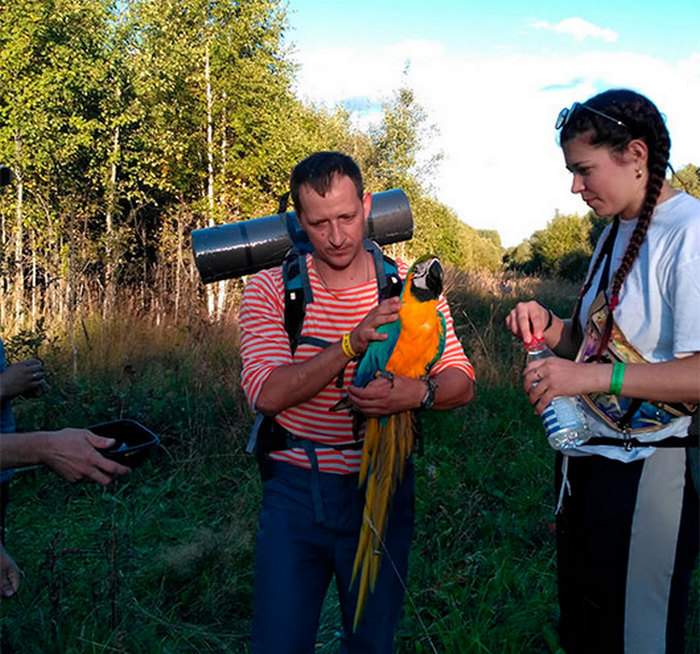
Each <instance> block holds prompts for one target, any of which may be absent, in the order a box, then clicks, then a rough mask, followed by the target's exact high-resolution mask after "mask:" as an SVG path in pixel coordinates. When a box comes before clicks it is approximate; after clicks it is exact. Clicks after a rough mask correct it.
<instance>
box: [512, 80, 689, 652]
mask: <svg viewBox="0 0 700 654" xmlns="http://www.w3.org/2000/svg"><path fill="white" fill-rule="evenodd" d="M556 127H557V129H558V130H560V144H561V147H562V150H563V153H564V159H565V161H566V167H567V168H568V170H569V171H571V173H572V174H573V183H572V187H571V190H572V192H573V193H579V194H580V195H581V197H582V198H583V200H584V201H585V202H586V203H587V204H588V206H589V207H591V209H593V210H594V211H595V212H596V213H597V214H598V215H600V216H604V217H609V218H611V224H609V225H608V226H607V227H606V228H605V230H604V232H603V233H602V235H601V237H600V239H599V241H598V244H597V246H596V248H595V251H594V253H593V257H592V260H591V265H590V267H589V272H588V277H587V280H586V283H585V284H584V286H583V288H582V290H581V293H580V296H579V302H578V304H577V306H576V309H575V311H574V315H573V318H572V319H571V320H562V319H560V318H559V317H557V316H554V315H553V314H552V313H551V311H549V310H548V309H547V308H546V307H544V306H542V305H540V304H539V303H537V302H534V301H533V302H523V303H520V304H518V305H517V306H516V307H515V309H513V311H512V312H511V313H510V314H509V316H508V318H507V319H506V323H507V326H508V328H509V329H510V330H511V331H512V332H513V334H515V335H516V336H518V337H519V338H521V339H523V341H524V342H526V343H527V342H529V341H530V340H531V339H532V338H540V337H544V339H545V341H546V343H547V345H548V346H550V347H551V348H552V349H553V350H554V351H555V353H556V354H557V355H559V357H552V358H549V359H543V360H539V361H534V362H532V363H531V364H529V365H528V366H527V367H526V369H525V373H524V385H525V390H526V392H527V393H528V395H529V398H530V401H531V402H532V404H533V405H534V406H535V408H536V410H537V411H538V412H539V413H541V412H542V411H543V409H544V408H545V407H546V406H547V404H548V403H549V402H550V401H551V400H552V398H553V397H555V396H574V395H579V396H581V399H582V405H583V407H584V409H585V413H586V417H587V418H588V423H589V426H590V430H591V433H592V438H591V440H589V441H588V442H587V443H586V444H585V445H583V446H581V447H579V448H576V449H575V450H573V451H567V452H566V456H562V455H561V454H559V455H558V456H557V493H558V494H559V493H560V494H561V497H562V498H563V499H562V503H561V505H560V510H559V512H558V515H557V555H558V556H557V560H558V582H559V602H560V606H561V619H560V633H561V641H562V645H563V647H564V648H565V650H566V651H567V653H569V654H572V653H577V652H587V653H588V652H590V653H592V652H596V653H601V652H616V653H617V652H619V653H625V654H646V653H648V654H663V653H668V654H672V653H679V654H682V652H683V649H684V635H683V634H684V620H685V614H686V612H687V603H688V588H689V579H690V574H691V571H692V568H693V566H694V563H695V560H696V557H697V553H698V540H699V530H700V526H699V524H698V522H699V520H698V513H699V508H698V495H697V491H696V489H695V487H694V485H693V481H692V479H691V471H690V466H689V465H688V457H687V451H688V450H686V446H687V445H688V444H689V443H690V440H689V438H688V427H689V424H690V417H689V416H690V414H691V413H692V410H693V408H694V406H693V403H697V402H698V401H699V400H700V381H699V380H700V201H698V200H697V199H695V198H693V197H691V196H689V195H687V194H686V193H682V192H679V191H676V190H674V189H673V188H672V187H671V186H670V185H669V184H668V182H667V181H666V171H667V168H668V167H669V150H670V138H669V134H668V131H667V129H666V126H665V124H664V120H663V118H662V116H661V115H660V113H659V111H658V109H657V108H656V107H655V106H654V104H653V103H652V102H651V101H650V100H648V99H647V98H645V97H644V96H642V95H639V94H638V93H634V92H632V91H627V90H612V91H606V92H604V93H601V94H599V95H596V96H594V97H593V98H591V99H590V100H588V101H586V102H585V103H583V104H578V103H575V104H574V105H572V106H571V107H570V108H568V109H563V110H562V111H561V112H560V114H559V117H558V119H557V124H556Z"/></svg>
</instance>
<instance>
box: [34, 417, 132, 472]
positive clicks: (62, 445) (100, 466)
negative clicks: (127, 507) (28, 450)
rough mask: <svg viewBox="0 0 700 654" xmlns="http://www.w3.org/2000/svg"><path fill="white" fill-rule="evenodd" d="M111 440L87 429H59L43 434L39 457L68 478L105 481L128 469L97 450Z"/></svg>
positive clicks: (109, 443)
mask: <svg viewBox="0 0 700 654" xmlns="http://www.w3.org/2000/svg"><path fill="white" fill-rule="evenodd" d="M113 444H114V439H113V438H103V437H102V436H97V435H96V434H93V433H92V432H91V431H88V430H87V429H70V428H68V429H62V430H60V431H56V432H49V433H48V434H47V438H46V442H45V446H44V448H43V451H42V460H43V463H45V464H46V465H47V466H49V467H50V468H51V469H52V470H54V471H55V472H57V473H58V474H59V475H61V477H63V478H65V479H67V480H68V481H78V480H80V479H91V480H92V481H96V482H97V483H98V484H103V485H106V484H108V483H109V482H110V481H112V479H113V478H114V477H116V476H118V475H125V474H127V473H128V472H130V469H129V468H127V467H126V466H123V465H121V464H119V463H117V462H116V461H111V460H110V459H107V458H105V457H104V456H102V455H101V454H100V453H99V452H98V449H105V448H107V447H110V446H111V445H113Z"/></svg>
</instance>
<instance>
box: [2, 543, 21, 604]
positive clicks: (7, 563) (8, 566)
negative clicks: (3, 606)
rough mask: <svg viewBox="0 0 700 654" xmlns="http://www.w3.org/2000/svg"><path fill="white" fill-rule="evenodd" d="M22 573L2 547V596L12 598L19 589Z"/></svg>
mask: <svg viewBox="0 0 700 654" xmlns="http://www.w3.org/2000/svg"><path fill="white" fill-rule="evenodd" d="M21 575H22V572H21V570H20V569H19V568H18V567H17V564H16V563H15V562H14V561H13V560H12V557H11V556H10V555H9V554H8V553H7V550H6V549H5V548H4V547H3V546H2V545H0V596H1V597H12V596H13V595H14V594H15V593H16V592H17V589H18V588H19V582H20V579H21Z"/></svg>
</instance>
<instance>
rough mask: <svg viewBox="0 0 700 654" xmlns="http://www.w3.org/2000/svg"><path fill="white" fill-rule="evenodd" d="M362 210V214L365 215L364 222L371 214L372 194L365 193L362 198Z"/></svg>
mask: <svg viewBox="0 0 700 654" xmlns="http://www.w3.org/2000/svg"><path fill="white" fill-rule="evenodd" d="M362 209H363V213H364V214H365V220H367V218H369V214H370V213H371V212H372V194H371V193H365V195H364V197H363V198H362Z"/></svg>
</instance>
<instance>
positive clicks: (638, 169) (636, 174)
mask: <svg viewBox="0 0 700 654" xmlns="http://www.w3.org/2000/svg"><path fill="white" fill-rule="evenodd" d="M634 174H635V176H636V178H637V179H642V169H641V168H637V169H636V170H635V171H634Z"/></svg>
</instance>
